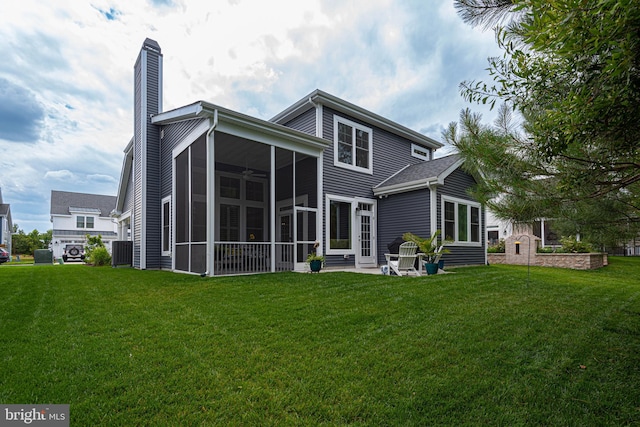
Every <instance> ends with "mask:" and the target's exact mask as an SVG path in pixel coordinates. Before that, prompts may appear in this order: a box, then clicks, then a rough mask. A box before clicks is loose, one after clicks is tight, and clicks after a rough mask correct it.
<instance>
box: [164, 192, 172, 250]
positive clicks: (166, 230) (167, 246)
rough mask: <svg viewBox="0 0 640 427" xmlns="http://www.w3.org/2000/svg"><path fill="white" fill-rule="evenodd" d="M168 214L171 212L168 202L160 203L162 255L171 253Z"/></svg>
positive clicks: (169, 217)
mask: <svg viewBox="0 0 640 427" xmlns="http://www.w3.org/2000/svg"><path fill="white" fill-rule="evenodd" d="M170 212H171V204H170V202H169V200H165V201H163V202H162V252H163V255H166V254H167V253H169V252H170V251H171V247H170V244H171V239H170V233H169V232H170V227H169V224H170V219H171V216H170Z"/></svg>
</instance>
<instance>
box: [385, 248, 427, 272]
mask: <svg viewBox="0 0 640 427" xmlns="http://www.w3.org/2000/svg"><path fill="white" fill-rule="evenodd" d="M417 249H418V245H416V244H415V243H413V242H404V243H403V244H401V245H400V248H399V249H398V253H397V254H384V256H385V258H386V259H387V264H389V269H390V270H391V271H393V272H394V273H396V274H397V275H398V276H409V275H415V276H420V272H419V271H418V270H416V268H415V263H416V258H417V257H418V254H417V253H416V250H417Z"/></svg>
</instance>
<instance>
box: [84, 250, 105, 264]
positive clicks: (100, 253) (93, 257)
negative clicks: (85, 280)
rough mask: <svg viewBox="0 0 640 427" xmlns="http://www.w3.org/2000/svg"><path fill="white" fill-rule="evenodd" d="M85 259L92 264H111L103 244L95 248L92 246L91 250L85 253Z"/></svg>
mask: <svg viewBox="0 0 640 427" xmlns="http://www.w3.org/2000/svg"><path fill="white" fill-rule="evenodd" d="M85 261H86V262H87V263H89V264H93V265H95V266H103V265H110V264H111V255H109V251H108V250H107V248H105V247H104V246H98V247H97V248H93V249H92V250H91V252H90V253H89V254H88V255H87V257H86V259H85Z"/></svg>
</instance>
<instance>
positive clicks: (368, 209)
mask: <svg viewBox="0 0 640 427" xmlns="http://www.w3.org/2000/svg"><path fill="white" fill-rule="evenodd" d="M356 223H357V231H358V248H357V252H356V255H357V256H356V266H357V267H375V266H377V256H376V229H377V227H376V217H375V204H374V203H366V202H359V203H358V208H357V209H356Z"/></svg>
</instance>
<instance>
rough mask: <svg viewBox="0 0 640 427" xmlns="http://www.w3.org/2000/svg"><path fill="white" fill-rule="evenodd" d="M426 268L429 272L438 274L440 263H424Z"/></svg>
mask: <svg viewBox="0 0 640 427" xmlns="http://www.w3.org/2000/svg"><path fill="white" fill-rule="evenodd" d="M424 269H425V270H427V274H429V275H431V274H438V264H433V263H430V262H425V263H424Z"/></svg>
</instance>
